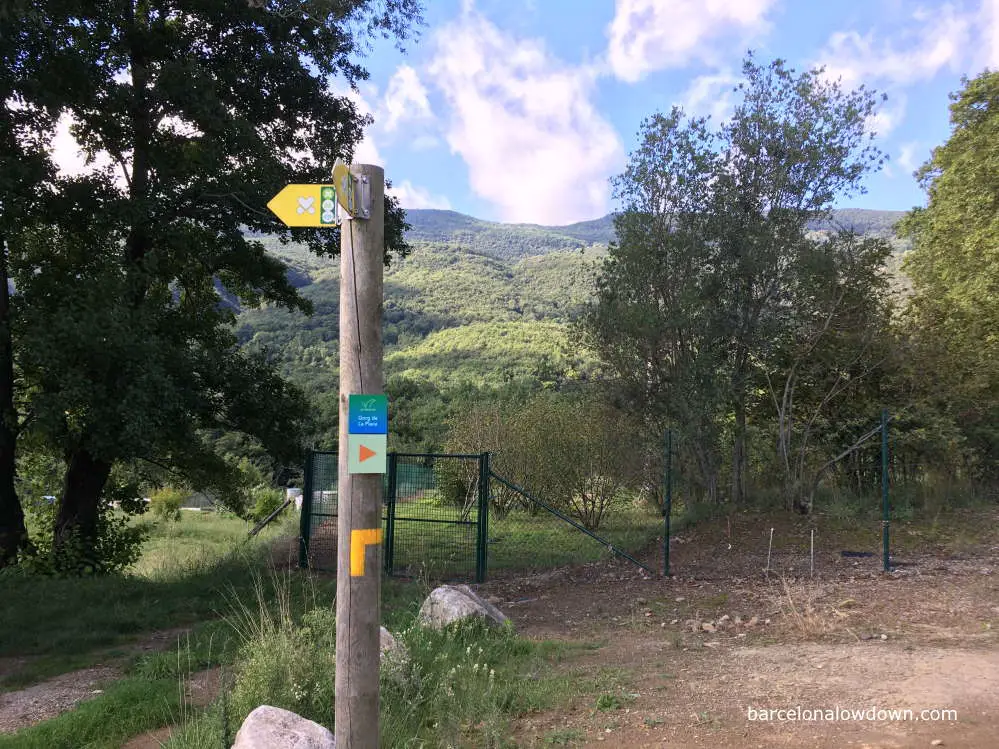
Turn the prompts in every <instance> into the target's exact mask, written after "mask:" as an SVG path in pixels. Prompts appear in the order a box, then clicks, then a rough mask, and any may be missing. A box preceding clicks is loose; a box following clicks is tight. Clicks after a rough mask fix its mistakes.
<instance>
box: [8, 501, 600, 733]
mask: <svg viewBox="0 0 999 749" xmlns="http://www.w3.org/2000/svg"><path fill="white" fill-rule="evenodd" d="M137 522H143V523H147V522H149V521H148V520H145V519H140V520H138V521H137ZM295 522H297V521H296V519H295V518H289V519H288V520H287V521H286V527H285V528H284V529H277V530H270V531H268V532H267V534H266V537H265V538H263V539H261V540H260V541H259V542H258V541H253V542H251V543H249V544H244V543H243V542H242V539H243V538H244V535H245V524H244V523H243V522H242V521H239V520H232V519H226V518H223V517H218V516H212V515H197V514H193V513H192V514H187V513H185V514H184V515H183V516H182V519H181V520H180V521H179V522H177V523H169V524H164V523H157V524H154V525H151V526H150V530H151V537H150V539H149V541H148V542H147V546H146V549H145V553H144V555H143V558H142V559H141V561H140V562H139V564H138V565H137V566H136V568H135V570H133V571H132V572H131V573H130V574H128V575H123V576H116V577H106V578H98V577H94V578H83V579H75V580H62V579H56V578H39V577H34V578H30V577H26V576H20V575H16V574H8V575H5V577H4V581H3V582H4V585H5V587H6V591H5V593H6V594H7V595H9V596H11V599H12V600H16V601H18V604H19V605H18V606H16V607H15V606H11V607H7V608H6V609H5V611H4V616H3V619H2V620H0V655H2V656H18V657H25V658H26V659H27V663H26V664H25V665H24V666H23V668H21V670H20V671H19V672H17V673H15V674H13V675H9V674H8V675H7V676H6V677H5V681H4V683H3V686H4V688H8V689H9V688H13V687H15V686H20V685H23V684H26V683H31V682H33V681H37V680H39V679H42V678H44V677H46V676H49V675H52V674H55V673H60V672H64V671H68V670H71V669H75V668H79V667H83V666H87V665H92V664H94V663H97V662H101V663H105V664H107V663H108V661H109V659H110V660H111V661H113V662H114V663H116V664H117V666H118V668H120V669H121V671H122V675H121V677H120V678H118V679H117V680H115V681H114V682H113V683H110V684H108V685H106V686H105V687H104V689H103V691H102V692H101V693H100V694H98V695H97V696H95V697H93V698H91V699H88V700H87V701H85V702H83V703H81V704H80V705H79V706H77V707H76V708H75V709H73V710H70V711H69V712H66V713H64V714H62V715H60V716H59V717H57V718H54V719H52V720H47V721H44V722H42V723H39V724H37V725H35V726H32V727H30V728H26V729H22V730H21V731H19V732H18V733H16V734H8V735H3V736H0V749H42V748H43V747H44V749H105V748H107V749H110V748H111V747H119V746H121V745H122V744H123V743H125V742H126V741H127V740H128V739H129V738H131V737H133V736H135V735H137V734H140V733H144V732H147V731H150V730H154V729H157V728H160V727H162V726H165V725H175V726H178V728H177V729H176V730H175V731H174V734H173V737H172V738H171V739H170V743H169V745H168V746H170V747H172V748H173V749H201V747H204V748H205V749H208V747H211V748H212V749H215V748H216V747H218V746H220V745H222V743H221V742H222V741H226V742H229V743H231V741H232V738H233V735H234V733H235V729H236V728H238V726H239V724H240V723H241V721H242V719H243V718H244V717H245V715H246V713H248V712H249V710H251V709H252V707H254V706H256V705H258V704H261V703H262V702H267V703H268V704H275V705H279V706H283V707H287V708H289V709H295V710H296V712H299V713H300V714H303V715H306V716H307V717H312V718H314V719H317V720H320V722H323V723H325V724H326V725H332V717H333V716H332V704H333V701H332V679H333V671H334V669H333V667H332V662H331V652H332V642H333V640H332V637H333V630H334V627H335V620H334V617H333V615H332V608H331V604H332V601H333V599H334V592H335V591H334V585H335V581H334V580H333V579H332V577H331V576H329V575H314V574H309V573H303V572H300V571H298V570H286V571H284V572H276V571H274V570H273V569H272V570H271V571H270V572H269V573H268V572H265V571H264V570H266V569H268V565H267V562H268V559H269V557H268V555H267V541H268V540H273V539H274V538H275V537H276V536H278V535H280V534H281V532H282V530H283V531H284V532H287V531H289V530H290V529H291V526H292V525H293V523H295ZM425 593H426V589H425V587H423V586H420V585H417V584H412V583H409V584H404V583H400V582H398V581H395V580H386V581H385V582H384V584H383V620H384V622H385V624H386V626H388V627H389V629H391V630H392V631H394V632H396V633H397V635H398V638H399V639H400V640H401V641H402V642H403V643H404V644H405V645H406V647H407V648H408V650H409V653H410V656H411V662H410V666H409V669H410V670H409V672H408V678H406V679H404V680H387V681H386V680H384V679H383V686H382V695H383V710H382V715H383V724H382V734H383V745H385V746H389V747H391V746H407V747H408V746H413V745H414V743H413V742H414V741H416V742H417V743H416V744H415V745H426V746H437V745H452V746H476V747H479V746H482V747H501V746H509V745H510V737H509V721H510V718H511V716H515V715H520V714H524V713H530V712H535V711H541V710H548V709H551V708H553V707H555V706H557V705H558V704H561V703H562V702H563V701H564V700H565V699H567V698H568V697H570V696H572V695H574V694H579V693H584V692H586V690H590V691H593V690H600V689H606V688H607V687H608V686H609V684H607V680H606V679H598V680H596V681H592V680H588V679H580V678H579V677H578V675H576V674H573V673H571V672H569V671H568V670H567V669H561V668H558V665H559V664H560V663H561V662H562V661H563V660H564V659H565V657H566V656H567V654H569V653H571V652H572V651H573V649H574V646H572V645H567V644H556V643H549V642H532V641H527V640H524V639H521V638H519V637H517V636H516V635H515V634H514V633H513V632H512V630H508V629H507V630H502V631H498V632H497V631H492V630H487V629H484V628H483V627H481V626H478V627H477V626H470V627H458V628H456V629H455V628H451V629H449V630H446V631H444V632H435V631H432V630H425V629H423V628H421V627H418V626H416V625H415V618H416V613H417V607H418V602H419V601H420V600H421V598H422V597H423V595H424V594H425ZM180 628H184V629H183V631H177V632H172V633H171V635H170V636H171V638H174V640H173V642H174V644H173V646H172V647H171V646H168V647H167V648H166V649H165V650H164V651H161V652H144V653H143V652H140V651H139V650H138V649H137V648H135V643H136V641H137V640H138V639H140V638H141V636H142V635H143V634H146V633H149V632H151V631H154V630H158V631H163V630H172V629H178V630H179V629H180ZM580 647H586V646H580ZM219 667H221V668H223V670H224V673H225V674H227V675H228V677H227V679H226V682H225V683H226V685H227V688H224V689H223V690H222V695H221V696H220V698H219V699H218V700H216V701H215V702H214V703H213V704H211V705H209V706H207V707H205V708H202V707H197V706H193V705H191V704H189V701H188V698H187V696H186V687H185V680H186V679H188V678H189V677H190V675H191V674H193V673H196V672H198V671H201V670H204V669H208V668H219ZM591 681H592V683H591ZM226 745H229V744H228V743H227V744H226Z"/></svg>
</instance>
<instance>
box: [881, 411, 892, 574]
mask: <svg viewBox="0 0 999 749" xmlns="http://www.w3.org/2000/svg"><path fill="white" fill-rule="evenodd" d="M881 513H882V517H881V545H882V556H883V558H884V571H885V572H890V571H891V564H890V562H889V558H888V557H889V553H888V552H889V547H890V540H889V523H890V522H891V516H890V511H889V507H888V409H887V408H883V409H881Z"/></svg>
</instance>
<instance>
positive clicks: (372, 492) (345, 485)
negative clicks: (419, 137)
mask: <svg viewBox="0 0 999 749" xmlns="http://www.w3.org/2000/svg"><path fill="white" fill-rule="evenodd" d="M350 172H351V174H352V175H354V176H355V177H356V178H357V179H358V182H359V185H358V186H359V187H361V188H362V189H361V193H362V195H363V193H364V192H365V190H364V189H363V188H364V182H365V180H367V186H368V188H369V190H370V204H369V205H370V214H369V217H368V218H354V219H350V220H347V219H344V221H343V223H342V225H341V227H340V232H341V240H340V441H339V453H340V454H339V479H338V484H337V487H338V497H337V517H338V524H337V531H338V533H337V575H336V591H337V592H336V711H335V712H336V726H335V734H336V742H337V746H338V747H344V749H377V747H378V666H379V649H378V633H379V629H378V628H379V620H380V613H381V612H380V610H381V569H382V565H381V547H382V544H381V533H382V512H381V510H382V475H381V474H378V473H367V474H366V473H353V474H352V473H349V470H348V467H349V455H348V448H347V446H348V442H349V439H348V428H349V424H348V405H349V401H348V398H349V396H350V395H351V394H381V393H383V392H384V387H385V383H384V377H383V374H382V287H383V276H382V274H383V264H382V259H383V256H384V247H385V212H384V197H383V196H384V189H385V172H384V171H383V170H382V168H381V167H379V166H372V165H370V164H355V165H354V166H352V167H351V169H350ZM337 189H338V190H339V189H340V186H337ZM366 202H367V201H363V203H366Z"/></svg>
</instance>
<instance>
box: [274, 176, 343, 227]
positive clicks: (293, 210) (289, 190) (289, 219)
mask: <svg viewBox="0 0 999 749" xmlns="http://www.w3.org/2000/svg"><path fill="white" fill-rule="evenodd" d="M336 202H337V201H336V188H335V187H334V186H333V185H288V186H286V187H285V188H284V189H283V190H281V192H279V193H278V194H277V195H275V196H274V197H273V198H271V200H270V202H269V203H268V204H267V207H268V208H270V209H271V211H273V213H274V215H275V216H277V217H278V218H279V219H281V221H282V222H284V223H285V224H286V225H287V226H334V225H336Z"/></svg>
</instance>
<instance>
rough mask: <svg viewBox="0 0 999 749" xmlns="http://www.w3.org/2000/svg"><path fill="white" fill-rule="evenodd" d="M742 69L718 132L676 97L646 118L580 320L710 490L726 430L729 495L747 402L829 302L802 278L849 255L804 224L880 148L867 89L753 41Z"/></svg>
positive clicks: (739, 485) (740, 488) (876, 160)
mask: <svg viewBox="0 0 999 749" xmlns="http://www.w3.org/2000/svg"><path fill="white" fill-rule="evenodd" d="M743 75H744V80H743V82H742V83H741V84H740V85H739V86H738V88H737V89H736V91H737V92H738V93H740V94H741V96H742V100H741V102H740V103H739V104H738V105H737V106H736V108H735V111H734V113H733V115H732V117H731V119H730V120H729V121H728V122H727V123H725V124H723V125H722V126H721V127H719V128H718V129H717V130H715V131H711V130H709V129H708V123H707V122H706V121H704V120H687V119H686V118H685V117H684V116H683V114H682V112H681V111H679V110H677V109H674V110H673V112H672V113H671V114H670V115H669V116H663V115H656V116H654V117H652V118H649V119H647V120H646V121H645V122H644V123H643V132H642V142H641V145H640V147H639V148H638V149H637V151H636V152H635V153H633V154H632V156H631V160H630V162H629V165H628V169H627V170H626V172H625V173H624V175H622V177H621V178H620V179H619V180H618V183H617V190H616V192H617V197H618V198H620V199H621V201H622V204H623V210H622V212H621V213H620V214H619V215H618V216H617V217H616V219H615V228H616V229H617V233H618V240H619V241H618V244H617V245H615V246H613V247H612V248H611V251H610V257H609V258H608V261H607V263H606V264H605V266H604V268H603V273H602V276H601V279H600V282H599V290H598V300H597V303H596V305H595V307H594V308H593V309H592V310H591V312H590V315H589V317H588V320H587V324H586V326H587V328H588V330H589V332H590V340H591V342H592V343H593V345H594V346H595V347H596V348H597V349H598V351H600V353H601V355H602V358H604V360H605V361H607V362H608V363H610V364H611V365H612V367H613V370H614V371H615V373H616V374H617V375H618V376H619V377H620V379H621V381H622V382H623V383H624V384H625V385H626V387H627V391H628V393H630V394H631V395H632V397H634V398H635V403H636V404H638V405H639V407H640V408H641V409H642V410H643V412H644V413H645V414H646V415H647V418H648V420H649V423H650V424H653V425H654V429H653V430H652V431H654V432H655V434H654V435H650V436H654V437H655V442H654V443H653V444H655V445H657V446H658V444H659V435H661V434H662V430H663V429H664V428H665V427H666V426H667V425H668V426H671V427H672V428H674V429H675V430H676V431H677V433H678V434H679V435H680V436H681V438H682V444H684V445H685V448H684V449H685V450H688V451H692V452H693V456H692V457H693V458H694V462H695V463H696V464H697V465H698V466H699V474H700V480H701V483H702V493H703V495H704V496H706V497H708V498H711V499H714V498H717V497H718V496H719V494H718V474H719V471H720V468H721V464H722V461H721V456H720V455H719V453H718V449H717V448H718V444H719V441H720V440H721V439H722V438H723V437H724V436H725V435H728V436H730V438H731V440H732V452H731V460H730V475H731V490H730V493H729V496H730V498H731V500H732V501H735V502H738V501H741V500H742V499H743V498H744V496H745V492H746V479H745V475H746V471H747V465H748V454H749V453H748V448H747V431H748V428H747V416H748V413H749V410H750V408H751V406H752V405H753V399H754V397H755V395H754V394H755V393H756V392H758V391H759V390H760V388H761V387H762V386H763V379H764V378H763V376H762V373H763V372H767V371H771V372H772V371H773V369H774V367H775V366H776V363H777V357H778V353H779V351H778V346H777V345H776V342H778V341H781V340H786V336H787V332H788V331H789V330H791V329H793V328H794V327H795V326H799V327H800V325H801V321H802V320H803V319H806V318H809V317H814V316H815V315H816V313H817V312H819V311H820V310H818V311H817V310H815V309H813V308H809V307H807V305H808V304H810V303H811V301H814V300H811V301H810V300H809V298H808V297H807V296H799V297H798V298H795V293H794V290H795V288H803V284H804V283H805V280H804V279H806V278H807V277H809V276H810V275H811V274H813V273H815V272H816V271H819V270H822V271H823V272H826V273H827V274H831V275H829V279H835V278H836V277H837V276H836V274H837V273H839V272H840V270H841V269H842V268H841V266H838V265H836V264H834V263H833V264H825V265H822V264H819V265H816V264H815V263H814V262H813V260H814V258H815V255H816V247H817V245H816V243H815V242H814V241H811V240H809V239H808V236H807V232H808V226H809V225H810V224H811V223H812V222H815V221H817V220H819V219H823V218H826V217H828V216H829V215H830V213H831V208H832V203H833V200H834V199H835V198H837V197H839V196H842V195H849V194H851V193H852V192H856V191H858V190H859V189H860V183H861V180H862V178H863V176H864V175H865V174H866V173H867V172H868V171H870V170H871V169H874V168H877V167H878V166H879V165H880V164H881V162H882V160H883V157H882V156H881V154H880V152H879V151H878V150H877V149H876V148H875V147H874V146H873V145H871V137H873V136H872V135H870V134H869V133H867V132H866V131H865V121H866V119H867V118H868V117H869V116H870V115H871V114H872V112H873V111H874V108H875V106H876V102H877V97H876V96H875V95H874V94H873V93H871V92H869V91H867V90H865V89H864V88H860V89H859V90H857V91H853V92H844V91H843V90H842V88H841V86H840V85H839V84H838V83H834V82H828V81H826V80H825V79H824V78H823V73H822V71H821V70H812V71H807V72H804V73H797V72H796V71H794V70H793V69H790V68H788V67H787V66H786V65H785V64H784V62H783V61H781V60H775V61H774V62H772V63H770V64H769V65H765V66H763V65H759V64H757V63H756V62H755V61H754V59H753V57H752V55H750V56H748V57H747V58H746V60H745V62H744V64H743ZM824 251H825V250H820V251H819V252H820V254H821V252H824ZM809 283H813V284H814V282H809ZM800 305H806V307H805V308H801V307H800ZM783 353H784V354H786V353H787V352H786V351H785V352H783ZM657 422H658V423H657Z"/></svg>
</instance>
